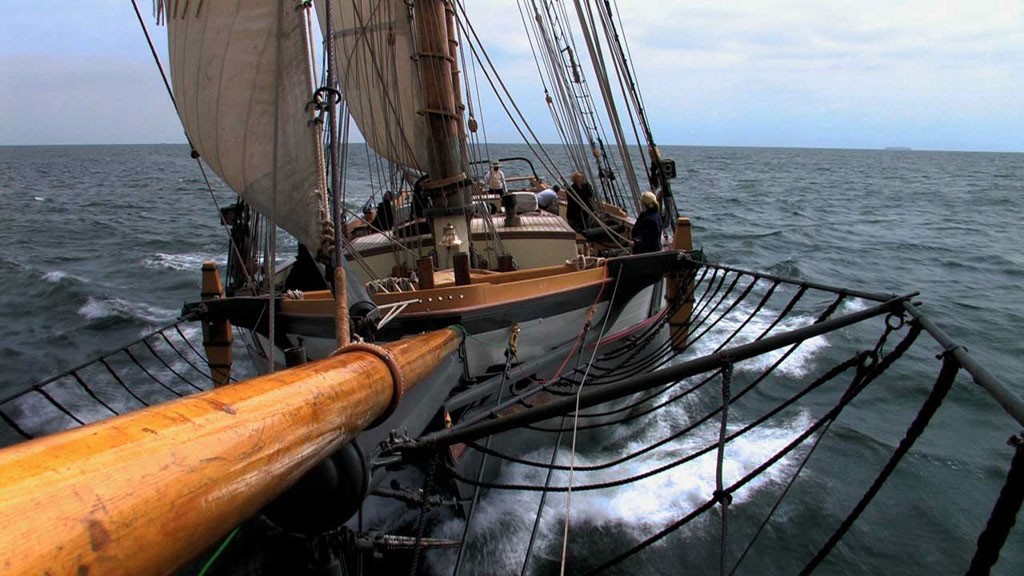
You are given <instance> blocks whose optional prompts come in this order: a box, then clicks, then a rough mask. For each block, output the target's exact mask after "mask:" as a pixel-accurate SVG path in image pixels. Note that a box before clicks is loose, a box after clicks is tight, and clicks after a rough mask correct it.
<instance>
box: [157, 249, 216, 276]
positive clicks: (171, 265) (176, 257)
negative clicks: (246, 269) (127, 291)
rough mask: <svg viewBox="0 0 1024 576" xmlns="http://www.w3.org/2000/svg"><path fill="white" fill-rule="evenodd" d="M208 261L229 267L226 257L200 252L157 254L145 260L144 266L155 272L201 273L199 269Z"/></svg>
mask: <svg viewBox="0 0 1024 576" xmlns="http://www.w3.org/2000/svg"><path fill="white" fill-rule="evenodd" d="M208 260H213V261H214V262H216V263H217V265H218V266H225V265H227V257H226V256H223V255H220V256H214V255H211V254H204V253H200V252H186V253H183V254H166V253H164V252H157V253H156V254H153V255H152V256H147V257H146V258H143V259H142V265H143V266H145V267H146V268H152V269H154V270H179V271H184V270H193V271H199V269H201V268H202V266H203V263H205V262H206V261H208Z"/></svg>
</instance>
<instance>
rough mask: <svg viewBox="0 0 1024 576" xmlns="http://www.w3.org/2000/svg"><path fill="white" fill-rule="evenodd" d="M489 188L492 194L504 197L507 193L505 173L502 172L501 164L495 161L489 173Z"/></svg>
mask: <svg viewBox="0 0 1024 576" xmlns="http://www.w3.org/2000/svg"><path fill="white" fill-rule="evenodd" d="M487 187H488V188H490V190H491V194H497V195H498V196H504V195H505V192H506V191H507V187H506V185H505V173H504V172H502V171H501V163H500V162H498V161H497V160H495V161H494V162H491V171H490V172H488V173H487Z"/></svg>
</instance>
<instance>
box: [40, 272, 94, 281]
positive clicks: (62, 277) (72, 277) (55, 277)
mask: <svg viewBox="0 0 1024 576" xmlns="http://www.w3.org/2000/svg"><path fill="white" fill-rule="evenodd" d="M42 277H43V280H46V281H47V282H49V283H50V284H64V283H68V282H77V283H82V284H85V283H87V282H89V280H88V279H86V278H82V277H81V276H78V275H76V274H71V273H70V272H65V271H63V270H50V271H49V272H46V273H45V274H43V276H42Z"/></svg>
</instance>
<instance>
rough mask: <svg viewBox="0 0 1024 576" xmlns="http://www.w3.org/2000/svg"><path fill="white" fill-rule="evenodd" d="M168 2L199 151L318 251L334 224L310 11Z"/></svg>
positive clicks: (275, 5) (180, 99) (174, 75)
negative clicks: (318, 117)
mask: <svg viewBox="0 0 1024 576" xmlns="http://www.w3.org/2000/svg"><path fill="white" fill-rule="evenodd" d="M181 4H183V5H184V8H183V9H181V10H177V9H176V7H178V6H179V3H178V2H168V3H167V5H166V10H167V11H166V13H165V17H166V22H167V40H168V48H169V53H170V64H171V80H172V83H173V87H174V99H175V102H176V105H177V109H178V116H179V117H180V118H181V122H182V124H183V125H184V126H185V132H186V133H187V134H188V137H189V140H190V141H191V143H192V146H193V147H194V148H195V149H196V150H197V151H198V152H199V154H200V155H201V156H202V157H203V158H204V159H205V160H206V163H207V164H209V165H210V167H211V168H212V169H213V170H214V171H215V172H216V173H217V174H219V175H220V177H221V178H223V179H224V181H225V182H227V184H228V185H229V186H231V188H232V189H234V190H235V191H236V192H237V193H238V194H239V195H240V196H242V198H244V199H245V201H246V202H248V203H249V204H250V205H252V206H253V207H254V208H255V209H256V210H258V211H259V212H261V213H263V214H265V215H267V216H272V217H273V219H274V221H275V222H276V224H277V225H278V226H280V227H282V228H284V229H285V230H287V231H288V232H289V233H290V234H292V235H293V236H295V238H296V239H298V240H299V241H300V242H302V243H303V244H305V245H306V246H307V247H309V248H310V250H311V251H313V252H316V251H317V250H319V249H320V248H321V243H322V236H323V231H324V223H325V222H326V221H327V218H328V214H329V213H328V211H327V197H326V190H327V184H326V175H325V170H324V158H323V145H322V143H321V134H322V128H321V126H320V124H319V123H318V122H313V120H314V118H315V115H314V112H315V110H313V107H311V106H308V104H309V103H310V101H311V100H312V99H313V92H314V84H313V75H312V71H311V64H310V54H309V45H308V31H307V29H306V23H305V22H306V19H305V13H304V11H302V10H295V9H294V6H293V4H289V3H282V2H280V1H276V0H245V2H241V1H236V2H203V3H200V5H201V6H202V8H201V9H195V8H193V9H188V8H187V7H188V5H189V4H188V3H187V2H185V3H181Z"/></svg>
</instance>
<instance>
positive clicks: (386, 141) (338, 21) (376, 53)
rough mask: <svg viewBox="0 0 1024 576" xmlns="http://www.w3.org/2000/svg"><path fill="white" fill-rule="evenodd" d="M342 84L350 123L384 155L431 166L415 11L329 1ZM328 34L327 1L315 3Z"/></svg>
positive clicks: (399, 4) (397, 2) (380, 0)
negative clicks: (350, 118) (349, 112)
mask: <svg viewBox="0 0 1024 576" xmlns="http://www.w3.org/2000/svg"><path fill="white" fill-rule="evenodd" d="M331 1H332V2H333V3H332V4H331V8H332V12H333V18H334V37H335V52H336V54H335V56H336V60H337V62H338V82H339V83H340V84H341V90H342V92H343V94H344V97H345V100H346V102H347V103H348V107H349V110H350V111H351V114H352V118H353V119H355V121H356V124H357V125H358V126H359V131H360V132H361V133H362V135H363V137H364V138H366V141H367V143H368V144H369V145H370V146H371V147H372V148H373V149H374V150H375V151H376V152H377V153H378V154H380V155H381V156H383V157H384V158H387V159H389V160H391V161H392V162H395V163H397V164H400V165H402V166H405V167H407V168H411V169H413V170H418V171H422V170H424V169H425V168H426V167H427V166H428V163H427V158H428V147H429V146H430V131H429V127H428V125H427V121H426V119H425V118H424V116H423V115H422V114H421V112H422V111H423V110H424V109H425V106H424V104H423V91H422V90H421V89H420V82H419V76H418V74H417V65H416V59H415V55H416V50H415V46H414V39H415V28H414V25H413V21H412V9H411V8H410V7H409V5H408V3H406V2H405V1H404V0H345V1H344V2H343V1H341V0H331ZM316 8H317V14H318V15H319V16H320V18H319V20H320V28H321V32H322V33H323V34H325V35H326V34H327V18H326V17H325V15H324V14H325V12H324V0H319V1H318V2H317V3H316Z"/></svg>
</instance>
